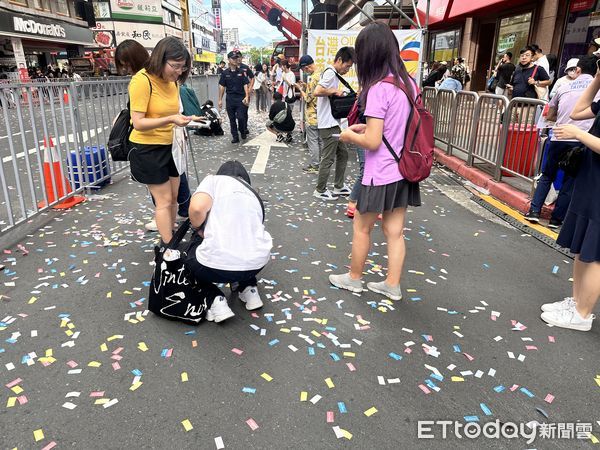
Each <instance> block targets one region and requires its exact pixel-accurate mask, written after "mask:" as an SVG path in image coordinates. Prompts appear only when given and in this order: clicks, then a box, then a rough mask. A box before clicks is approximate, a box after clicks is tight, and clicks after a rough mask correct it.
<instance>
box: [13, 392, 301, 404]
mask: <svg viewBox="0 0 600 450" xmlns="http://www.w3.org/2000/svg"><path fill="white" fill-rule="evenodd" d="M15 400H16V399H15ZM306 400H308V392H306V391H302V392H300V401H301V402H305V401H306Z"/></svg>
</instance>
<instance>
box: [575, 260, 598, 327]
mask: <svg viewBox="0 0 600 450" xmlns="http://www.w3.org/2000/svg"><path fill="white" fill-rule="evenodd" d="M579 263H580V264H583V267H584V270H583V274H582V277H581V282H580V285H579V292H578V294H579V296H578V297H577V306H576V308H577V312H578V313H579V314H580V315H581V317H583V318H586V317H587V316H588V315H589V314H591V313H592V310H593V309H594V306H596V302H597V301H598V297H600V262H593V263H584V262H581V261H580V262H579Z"/></svg>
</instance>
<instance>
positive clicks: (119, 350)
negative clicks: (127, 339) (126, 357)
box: [112, 347, 123, 355]
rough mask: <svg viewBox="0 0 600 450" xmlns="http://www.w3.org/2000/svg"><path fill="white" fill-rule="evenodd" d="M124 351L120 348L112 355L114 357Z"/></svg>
mask: <svg viewBox="0 0 600 450" xmlns="http://www.w3.org/2000/svg"><path fill="white" fill-rule="evenodd" d="M122 351H123V347H119V348H117V349H115V350H113V352H112V354H113V355H118V354H119V353H121V352H122Z"/></svg>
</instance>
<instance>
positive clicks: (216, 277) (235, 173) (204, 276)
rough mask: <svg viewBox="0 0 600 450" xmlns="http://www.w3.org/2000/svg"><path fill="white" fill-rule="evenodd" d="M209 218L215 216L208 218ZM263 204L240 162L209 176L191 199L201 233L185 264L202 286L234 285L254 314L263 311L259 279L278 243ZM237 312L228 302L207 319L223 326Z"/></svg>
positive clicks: (192, 218) (216, 305)
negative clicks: (272, 234)
mask: <svg viewBox="0 0 600 450" xmlns="http://www.w3.org/2000/svg"><path fill="white" fill-rule="evenodd" d="M209 213H210V214H209ZM264 214H265V211H264V205H263V203H262V200H261V199H260V197H259V195H258V193H257V192H256V191H255V190H254V189H253V188H252V186H251V185H250V175H248V172H247V171H246V169H245V168H244V166H243V165H242V164H241V163H240V162H239V161H227V162H225V163H224V164H223V165H222V166H221V167H220V168H219V170H218V171H217V174H216V175H208V176H207V177H206V178H204V180H202V182H201V183H200V185H199V186H198V189H196V192H195V193H194V195H193V196H192V201H191V203H190V221H191V224H192V227H193V228H194V230H195V231H196V234H195V236H194V239H195V240H196V242H195V243H193V244H192V247H191V248H190V250H189V251H188V258H187V260H186V265H187V266H188V267H189V269H190V270H191V272H192V273H193V275H194V276H195V277H196V279H197V280H198V281H201V282H209V283H232V290H237V291H238V293H239V299H240V300H241V301H242V302H243V303H245V304H246V309H247V310H249V311H251V310H254V309H258V308H260V307H262V305H263V303H262V300H261V299H260V295H259V294H258V289H257V280H256V275H257V274H258V273H259V272H260V271H261V270H262V269H263V268H264V266H265V265H266V264H267V262H269V259H270V257H271V248H272V247H273V240H272V238H271V235H270V234H269V233H268V232H267V230H266V229H265V226H264V223H263V222H264V219H265V217H264ZM233 316H234V313H233V311H232V310H231V309H230V308H229V306H228V304H227V299H226V298H224V297H221V298H218V299H216V300H215V301H214V302H213V305H212V307H211V308H210V309H209V310H208V313H207V315H206V319H207V320H209V321H215V322H222V321H224V320H226V319H229V318H230V317H233Z"/></svg>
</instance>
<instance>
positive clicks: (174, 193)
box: [169, 177, 179, 224]
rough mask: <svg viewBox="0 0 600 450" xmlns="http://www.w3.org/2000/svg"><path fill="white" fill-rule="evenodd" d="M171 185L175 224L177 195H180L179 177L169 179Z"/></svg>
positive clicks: (172, 216)
mask: <svg viewBox="0 0 600 450" xmlns="http://www.w3.org/2000/svg"><path fill="white" fill-rule="evenodd" d="M169 183H170V184H171V198H172V201H171V223H172V224H174V223H175V219H176V217H177V208H178V206H179V205H178V203H177V194H178V193H179V177H169Z"/></svg>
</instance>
